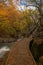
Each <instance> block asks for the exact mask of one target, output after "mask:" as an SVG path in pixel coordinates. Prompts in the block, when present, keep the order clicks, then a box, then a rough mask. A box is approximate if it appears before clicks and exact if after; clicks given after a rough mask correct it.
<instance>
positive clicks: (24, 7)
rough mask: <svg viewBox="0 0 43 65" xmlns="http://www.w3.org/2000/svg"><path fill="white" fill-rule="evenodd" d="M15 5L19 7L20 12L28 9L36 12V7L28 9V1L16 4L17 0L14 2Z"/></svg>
mask: <svg viewBox="0 0 43 65" xmlns="http://www.w3.org/2000/svg"><path fill="white" fill-rule="evenodd" d="M13 4H16V5H17V9H18V10H19V11H25V10H26V9H32V10H35V7H33V6H28V7H26V5H27V4H28V2H26V0H21V2H20V3H19V2H16V1H15V0H13Z"/></svg>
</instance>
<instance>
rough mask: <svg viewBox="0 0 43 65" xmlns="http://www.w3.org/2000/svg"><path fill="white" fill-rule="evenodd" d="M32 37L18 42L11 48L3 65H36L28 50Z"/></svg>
mask: <svg viewBox="0 0 43 65" xmlns="http://www.w3.org/2000/svg"><path fill="white" fill-rule="evenodd" d="M31 39H32V36H30V37H29V38H24V39H21V40H18V41H17V42H16V43H15V44H14V46H13V47H12V49H11V51H10V53H9V55H8V58H7V61H6V63H5V65H36V63H35V61H34V59H33V56H32V54H31V52H30V49H29V42H30V40H31Z"/></svg>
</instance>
